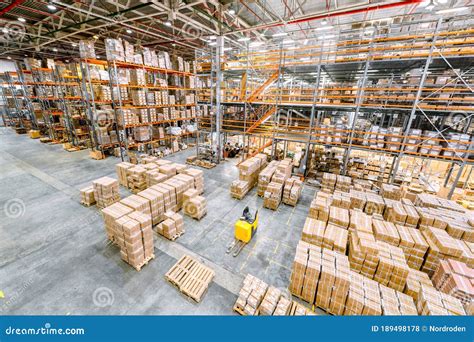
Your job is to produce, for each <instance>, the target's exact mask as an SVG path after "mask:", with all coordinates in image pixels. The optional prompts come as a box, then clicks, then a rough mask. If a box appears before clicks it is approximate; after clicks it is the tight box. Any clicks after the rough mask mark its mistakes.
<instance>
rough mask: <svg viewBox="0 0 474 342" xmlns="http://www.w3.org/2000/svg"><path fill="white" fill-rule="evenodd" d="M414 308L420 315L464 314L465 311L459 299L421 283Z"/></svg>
mask: <svg viewBox="0 0 474 342" xmlns="http://www.w3.org/2000/svg"><path fill="white" fill-rule="evenodd" d="M416 308H417V309H418V313H419V314H420V315H440V316H446V315H465V314H466V312H465V311H464V308H463V306H462V303H461V301H460V300H459V299H457V298H454V297H453V296H450V295H448V294H445V293H442V292H440V291H438V290H436V289H435V288H434V287H430V286H427V285H424V284H422V285H421V287H420V292H419V293H418V299H417V302H416Z"/></svg>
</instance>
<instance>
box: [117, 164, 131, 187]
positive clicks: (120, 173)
mask: <svg viewBox="0 0 474 342" xmlns="http://www.w3.org/2000/svg"><path fill="white" fill-rule="evenodd" d="M134 166H135V165H134V164H132V163H128V162H121V163H118V164H116V165H115V171H116V172H117V177H118V180H119V183H120V185H123V186H125V187H128V181H127V170H128V169H130V168H132V167H134Z"/></svg>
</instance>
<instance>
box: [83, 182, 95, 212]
mask: <svg viewBox="0 0 474 342" xmlns="http://www.w3.org/2000/svg"><path fill="white" fill-rule="evenodd" d="M80 192H81V203H82V204H84V205H85V206H88V207H89V206H91V205H93V204H95V197H94V188H93V186H92V185H91V186H88V187H86V188H83V189H81V190H80Z"/></svg>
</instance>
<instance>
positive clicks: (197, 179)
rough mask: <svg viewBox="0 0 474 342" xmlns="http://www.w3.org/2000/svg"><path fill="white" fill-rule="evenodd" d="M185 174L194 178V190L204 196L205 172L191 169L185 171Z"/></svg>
mask: <svg viewBox="0 0 474 342" xmlns="http://www.w3.org/2000/svg"><path fill="white" fill-rule="evenodd" d="M183 173H184V174H186V175H188V176H191V177H193V178H194V188H195V189H196V190H197V191H198V193H199V195H202V193H203V192H204V172H203V171H202V170H198V169H193V168H191V167H190V168H187V169H185V170H184V171H183Z"/></svg>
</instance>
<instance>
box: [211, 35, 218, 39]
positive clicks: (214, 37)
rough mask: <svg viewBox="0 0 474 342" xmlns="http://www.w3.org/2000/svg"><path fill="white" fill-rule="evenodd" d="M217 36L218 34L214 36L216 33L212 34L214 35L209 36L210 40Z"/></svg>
mask: <svg viewBox="0 0 474 342" xmlns="http://www.w3.org/2000/svg"><path fill="white" fill-rule="evenodd" d="M216 38H217V37H216V36H214V35H212V36H209V39H210V40H214V39H216Z"/></svg>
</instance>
